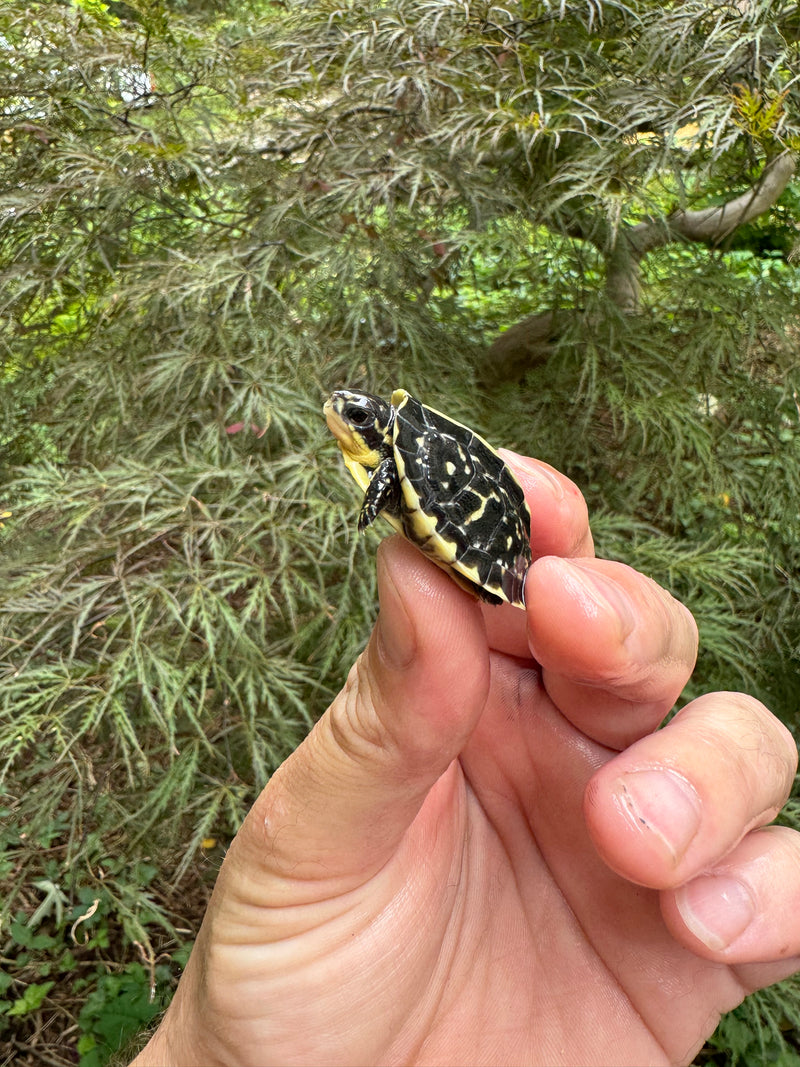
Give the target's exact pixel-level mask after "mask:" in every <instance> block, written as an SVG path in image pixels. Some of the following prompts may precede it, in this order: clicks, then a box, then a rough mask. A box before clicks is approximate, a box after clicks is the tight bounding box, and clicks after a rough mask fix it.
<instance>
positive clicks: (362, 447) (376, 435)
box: [322, 389, 394, 481]
mask: <svg viewBox="0 0 800 1067" xmlns="http://www.w3.org/2000/svg"><path fill="white" fill-rule="evenodd" d="M322 410H323V412H324V414H325V419H326V421H327V423H328V429H329V430H330V431H331V433H332V434H333V436H334V437H335V438H336V440H337V441H338V443H339V448H341V450H342V455H343V456H344V459H345V463H347V465H348V467H350V469H351V472H352V466H351V464H357V465H358V466H360V467H362V468H366V469H367V470H375V468H376V467H377V466H378V465H379V464H380V462H381V461H382V460H383V459H385V458H386V456H387V455H388V454H389V452H390V451H391V447H392V426H393V424H394V408H393V407H392V405H391V404H389V403H387V402H386V401H385V400H382V399H381V398H380V397H379V396H373V395H372V394H371V393H356V392H354V391H352V390H350V389H339V390H337V392H335V393H332V394H331V396H330V397H329V398H328V400H327V401H326V402H325V406H324V408H323V409H322ZM353 476H354V477H356V475H355V473H354V472H353ZM356 480H357V481H358V480H359V479H356Z"/></svg>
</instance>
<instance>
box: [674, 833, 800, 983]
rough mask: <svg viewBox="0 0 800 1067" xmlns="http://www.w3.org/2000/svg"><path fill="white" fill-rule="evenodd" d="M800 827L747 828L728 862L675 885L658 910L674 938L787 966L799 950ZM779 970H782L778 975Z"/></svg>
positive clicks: (737, 960) (695, 948)
mask: <svg viewBox="0 0 800 1067" xmlns="http://www.w3.org/2000/svg"><path fill="white" fill-rule="evenodd" d="M798 899H800V834H798V833H797V832H796V831H794V830H790V829H789V828H788V827H786V826H768V827H764V828H763V829H760V830H754V831H753V832H752V833H749V834H748V835H747V836H746V837H745V838H744V840H743V841H742V842H741V843H740V844H739V845H737V847H736V848H735V849H734V850H733V851H732V852H731V853H729V855H728V856H727V857H726V859H725V861H724V862H723V863H720V864H718V865H717V866H716V867H714V868H713V869H712V870H709V871H707V872H705V873H704V874H702V875H700V876H699V877H697V878H695V879H694V880H693V881H691V882H689V883H688V884H687V885H685V886H682V887H681V888H680V889H678V890H676V891H674V892H667V893H662V895H661V913H662V915H663V916H664V921H665V922H666V924H667V927H668V929H669V930H670V932H671V933H672V935H673V936H674V937H675V939H676V940H677V941H679V942H681V943H682V944H684V945H685V946H686V947H687V948H689V949H691V951H692V952H694V953H696V954H697V955H698V956H702V957H703V958H705V959H707V960H714V961H718V962H720V963H726V964H751V963H763V962H765V961H769V962H770V964H771V967H772V968H773V969H774V970H776V969H777V967H779V966H780V964H779V963H778V964H776V961H786V963H787V964H789V966H790V970H788V972H787V973H791V971H792V970H794V969H795V963H796V957H798V956H800V914H798V908H797V901H798ZM779 976H780V971H779V970H777V973H775V977H773V978H771V980H772V981H776V980H777V978H778V977H779Z"/></svg>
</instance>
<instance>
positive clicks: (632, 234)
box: [0, 0, 800, 1067]
mask: <svg viewBox="0 0 800 1067" xmlns="http://www.w3.org/2000/svg"><path fill="white" fill-rule="evenodd" d="M798 70H800V13H799V12H798V8H797V5H796V4H793V3H788V2H780V0H775V2H773V0H744V2H736V3H733V2H732V3H722V4H717V5H708V4H707V3H701V2H699V0H674V2H670V3H666V4H665V3H656V2H655V0H631V2H630V3H622V2H619V0H613V2H606V0H579V2H577V3H574V4H568V3H561V4H553V3H549V2H547V0H516V2H514V3H512V4H506V5H495V4H493V3H490V2H481V3H470V2H467V0H459V2H455V0H444V2H441V0H436V2H433V0H395V2H393V3H390V4H383V3H375V2H367V0H347V2H342V3H336V2H333V0H289V2H288V3H274V4H272V3H268V2H259V0H249V2H239V3H235V4H234V3H213V4H212V3H210V2H209V3H206V2H202V0H172V2H167V0H130V2H125V3H123V2H118V3H111V2H109V3H104V2H102V0H63V2H50V3H44V2H36V0H33V2H31V0H28V2H22V0H8V2H6V3H4V4H3V5H1V6H0V278H2V285H0V809H1V810H2V820H1V821H0V879H2V885H3V901H2V912H0V918H1V919H2V926H1V928H0V929H1V930H2V962H0V1048H2V1050H3V1052H4V1053H5V1055H6V1061H10V1059H11V1058H15V1062H19V1063H21V1064H30V1065H33V1064H44V1063H47V1064H60V1063H63V1064H74V1063H75V1062H76V1061H79V1062H80V1064H81V1065H82V1067H101V1065H102V1064H104V1063H106V1062H108V1060H109V1057H111V1056H112V1055H114V1054H116V1053H117V1051H118V1050H119V1049H120V1048H121V1047H123V1046H124V1044H125V1042H126V1041H127V1040H128V1039H129V1038H130V1037H131V1036H132V1035H133V1034H134V1033H135V1032H136V1031H137V1030H139V1029H141V1028H142V1027H144V1026H146V1025H147V1024H148V1023H149V1022H150V1021H151V1020H152V1019H153V1018H154V1017H155V1016H156V1015H157V1013H158V1012H159V1011H160V1010H161V1008H162V1007H163V1005H164V1004H165V1003H166V1001H167V1000H168V998H169V995H170V993H171V990H172V989H173V988H174V982H175V980H176V978H177V975H178V973H179V970H180V966H181V964H182V963H183V962H184V961H185V959H186V955H187V953H188V951H189V948H190V946H191V941H192V938H193V936H194V933H195V932H196V930H197V926H198V923H199V920H200V918H201V916H202V913H203V909H204V906H205V903H206V901H207V898H208V893H209V890H210V887H211V885H212V884H213V881H214V876H215V873H216V871H217V869H218V867H219V863H220V861H221V858H222V856H223V854H224V850H225V847H226V845H227V843H228V842H229V841H230V839H231V837H232V835H233V834H234V833H235V831H236V828H237V826H238V824H239V822H240V821H241V819H242V816H243V814H244V813H245V811H246V810H247V807H248V805H249V803H250V802H251V801H252V800H253V798H254V796H255V795H256V794H257V791H258V790H259V789H260V788H261V787H262V786H263V785H264V784H265V782H266V781H267V780H268V778H269V776H270V774H271V773H272V772H273V770H274V769H275V767H276V766H277V765H278V764H279V763H280V762H281V761H282V759H283V758H285V756H286V755H287V754H288V752H290V751H291V749H292V748H293V747H294V746H295V745H296V744H297V743H298V742H299V740H300V739H301V738H302V737H303V735H304V734H305V732H306V731H307V730H308V729H309V727H310V726H311V724H312V723H313V722H314V720H315V719H316V717H317V716H318V715H319V714H321V712H322V711H323V710H324V708H325V707H326V705H327V702H328V701H329V699H330V698H331V696H332V695H333V693H335V692H336V690H337V688H338V687H339V686H340V685H341V683H342V681H343V679H344V677H345V675H346V673H347V670H348V668H349V666H350V665H351V663H352V661H353V660H354V658H355V657H356V655H357V654H358V652H359V651H360V649H361V648H362V647H363V644H364V641H365V639H366V636H367V634H368V632H369V629H370V627H371V625H372V622H373V621H374V618H375V613H376V601H375V578H374V550H375V545H376V539H377V536H378V535H377V534H375V533H373V532H369V533H368V534H367V535H366V536H364V537H359V536H358V535H357V533H356V530H355V518H356V514H357V501H356V494H355V488H354V487H353V486H352V483H350V480H349V479H348V478H347V477H346V475H345V474H343V472H342V470H341V465H340V462H339V458H338V453H337V450H336V447H335V444H334V443H333V441H332V440H331V439H330V437H329V435H328V434H327V432H326V429H325V426H324V422H323V420H322V417H321V406H322V402H323V400H324V399H325V396H326V395H327V393H329V392H330V391H331V390H332V389H334V388H337V387H339V386H342V385H349V386H351V387H354V388H360V389H367V390H369V391H371V392H376V393H380V394H382V395H385V396H388V395H389V394H390V392H391V390H392V389H393V388H395V387H397V386H402V387H404V388H406V389H408V390H409V391H411V392H413V393H415V394H416V395H418V396H419V397H421V398H422V399H424V400H425V401H426V402H428V403H430V404H432V405H434V406H436V407H438V408H440V409H442V410H444V411H446V412H448V414H450V415H452V416H453V417H454V418H456V419H460V420H462V421H465V422H468V423H469V424H470V425H472V426H474V427H475V428H476V429H477V430H479V431H480V432H481V433H482V434H483V435H484V436H485V437H487V438H488V439H489V440H490V441H492V442H493V443H495V444H497V445H505V446H508V447H512V448H515V449H517V450H519V451H521V452H528V453H530V454H532V455H536V456H538V457H540V458H542V459H544V460H546V461H548V462H550V463H552V464H554V465H555V466H557V467H559V468H560V469H562V470H564V471H565V472H566V473H567V474H568V475H569V476H570V477H572V478H573V479H574V480H575V481H576V482H577V484H578V485H579V487H580V488H581V490H582V491H583V493H584V494H585V496H586V498H587V500H588V502H589V506H590V510H591V512H592V515H593V517H594V530H595V535H596V540H597V544H598V551H599V553H600V554H602V555H605V556H609V557H613V558H617V559H622V560H624V561H625V562H628V563H630V564H632V565H634V566H635V567H637V568H639V569H641V570H643V571H645V572H646V573H648V574H650V575H651V576H652V577H653V578H655V579H656V580H657V581H659V582H661V583H662V584H664V585H665V586H667V588H669V589H670V590H671V591H672V592H673V593H674V594H675V595H676V596H678V597H680V598H681V599H683V600H684V601H685V602H686V603H687V604H688V605H689V607H690V608H691V609H692V611H693V612H694V614H695V616H696V618H697V621H698V625H699V629H700V635H701V644H700V656H699V661H698V668H697V671H696V674H695V677H694V678H693V680H692V682H691V683H690V686H689V688H688V689H687V692H686V694H684V698H688V697H691V696H693V695H695V694H697V693H699V692H701V691H704V690H708V689H712V688H743V689H746V690H747V691H749V692H751V693H753V694H754V695H756V696H758V697H760V698H761V699H762V700H764V701H765V702H766V703H767V704H768V705H769V706H770V707H771V708H772V709H773V710H774V711H775V712H776V713H777V714H778V715H780V716H781V717H782V718H783V719H784V721H785V722H787V724H788V725H789V726H790V727H791V728H792V729H793V730H796V729H797V727H798V725H800V724H799V723H798V719H797V715H798V710H797V709H798V707H799V706H800V704H799V703H798V694H799V693H800V670H798V668H800V606H799V604H798V592H800V512H799V511H798V506H799V505H798V501H800V364H799V363H798V355H797V353H798V351H800V315H799V314H798V307H800V229H799V228H798V225H799V222H800V182H798V179H797V177H796V174H797V170H796V168H797V154H798V152H799V151H800V125H799V124H798V115H800V80H799V79H798V75H797V71H798ZM784 818H785V819H786V820H787V821H788V822H789V823H790V824H791V825H800V819H798V810H797V805H796V802H794V801H793V802H791V803H790V805H789V807H788V808H787V812H786V814H785V816H784ZM799 1028H800V997H798V986H797V984H796V983H792V982H787V983H783V984H782V985H781V986H779V987H775V988H774V989H772V990H769V991H766V992H764V993H762V994H759V995H757V996H756V997H754V998H751V1000H749V1001H748V1002H746V1004H745V1005H743V1006H742V1007H741V1008H740V1009H738V1010H737V1011H736V1012H734V1013H732V1014H731V1015H730V1016H727V1017H726V1018H725V1019H724V1020H723V1021H722V1023H721V1025H720V1028H719V1030H718V1031H717V1033H716V1035H715V1036H714V1038H713V1039H712V1041H711V1042H710V1043H709V1045H708V1047H707V1048H706V1049H705V1050H704V1052H703V1054H702V1056H701V1057H700V1060H699V1062H705V1063H713V1064H715V1065H720V1067H722V1065H723V1064H725V1065H728V1064H730V1065H734V1064H748V1065H751V1064H756V1063H771V1064H772V1063H774V1064H782V1065H785V1067H790V1065H795V1067H797V1065H800V1052H798V1049H800V1041H798V1037H797V1034H798V1029H799Z"/></svg>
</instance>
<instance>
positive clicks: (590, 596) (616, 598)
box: [561, 559, 636, 641]
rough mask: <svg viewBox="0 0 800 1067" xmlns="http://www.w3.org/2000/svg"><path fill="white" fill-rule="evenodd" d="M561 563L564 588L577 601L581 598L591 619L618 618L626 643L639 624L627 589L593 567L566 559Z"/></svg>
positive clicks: (621, 638) (620, 636)
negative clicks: (600, 617)
mask: <svg viewBox="0 0 800 1067" xmlns="http://www.w3.org/2000/svg"><path fill="white" fill-rule="evenodd" d="M561 564H562V566H563V568H564V572H565V578H564V585H565V586H566V588H567V590H568V591H570V592H571V593H572V594H573V596H575V597H576V599H580V601H581V606H582V608H583V610H584V612H585V613H586V614H587V616H594V617H596V616H597V615H598V614H599V613H602V614H603V615H605V616H606V617H607V616H608V615H611V616H614V617H616V619H617V623H618V627H619V639H620V641H624V640H625V639H626V638H627V637H628V635H629V634H630V633H631V632H632V631H633V628H634V626H635V625H636V619H635V615H634V611H633V605H632V604H631V601H630V597H629V596H628V594H627V593H626V592H625V590H624V589H623V588H622V587H621V586H620V585H619V583H618V582H615V581H614V579H613V578H607V577H606V575H605V574H600V573H599V572H598V571H596V570H594V568H593V566H592V564H585V563H583V562H582V561H581V560H576V559H562V560H561Z"/></svg>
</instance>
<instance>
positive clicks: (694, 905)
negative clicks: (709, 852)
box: [675, 875, 756, 952]
mask: <svg viewBox="0 0 800 1067" xmlns="http://www.w3.org/2000/svg"><path fill="white" fill-rule="evenodd" d="M675 903H676V904H677V906H678V911H679V912H680V913H681V918H682V919H683V921H684V922H685V923H686V926H687V927H688V929H689V930H690V931H691V932H692V933H693V934H694V936H695V937H696V938H697V940H698V941H702V942H703V944H704V945H705V946H706V947H707V948H710V949H712V950H713V951H714V952H721V951H722V950H723V949H725V948H727V947H728V946H729V945H731V944H733V942H734V941H735V940H736V938H737V937H739V936H740V935H741V934H742V933H744V931H745V930H746V929H747V927H748V926H749V925H750V923H751V922H752V920H753V917H754V916H755V912H756V909H755V904H754V902H753V898H752V896H751V894H750V890H749V889H748V888H747V886H745V885H743V884H742V883H741V882H740V881H738V880H737V879H736V878H731V877H729V876H728V875H702V876H701V877H699V878H695V879H694V880H693V881H691V882H689V883H688V884H687V885H684V886H681V888H680V889H678V890H677V891H676V893H675Z"/></svg>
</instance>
